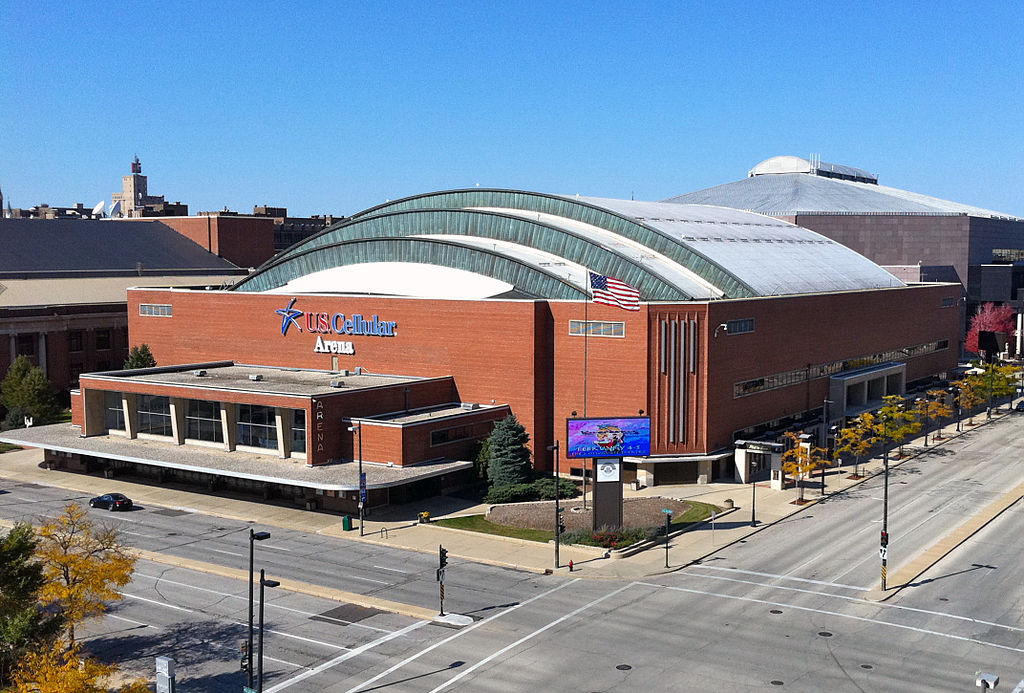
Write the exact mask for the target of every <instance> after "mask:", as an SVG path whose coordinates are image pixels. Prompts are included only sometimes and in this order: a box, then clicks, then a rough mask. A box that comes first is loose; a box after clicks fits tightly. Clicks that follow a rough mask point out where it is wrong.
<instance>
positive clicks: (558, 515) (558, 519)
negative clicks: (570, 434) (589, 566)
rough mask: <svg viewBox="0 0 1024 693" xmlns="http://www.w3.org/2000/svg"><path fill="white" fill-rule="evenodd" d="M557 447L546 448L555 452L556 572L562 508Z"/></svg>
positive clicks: (557, 443) (557, 445)
mask: <svg viewBox="0 0 1024 693" xmlns="http://www.w3.org/2000/svg"><path fill="white" fill-rule="evenodd" d="M558 447H559V442H558V441H557V440H556V441H555V444H554V445H549V446H548V450H554V452H555V570H558V567H559V560H558V544H559V539H561V537H560V536H559V535H560V534H561V532H560V531H558V530H559V527H560V526H561V524H562V508H561V506H560V505H559V502H558V497H559V495H561V494H559V493H558V490H559V489H558V481H559V479H558V472H559V469H558ZM585 475H586V465H584V478H585Z"/></svg>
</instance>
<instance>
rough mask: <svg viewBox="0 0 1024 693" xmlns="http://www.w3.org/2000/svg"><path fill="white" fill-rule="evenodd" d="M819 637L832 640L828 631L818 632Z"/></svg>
mask: <svg viewBox="0 0 1024 693" xmlns="http://www.w3.org/2000/svg"><path fill="white" fill-rule="evenodd" d="M818 635H820V636H821V637H823V638H831V637H832V634H831V633H829V632H828V631H827V630H819V631H818Z"/></svg>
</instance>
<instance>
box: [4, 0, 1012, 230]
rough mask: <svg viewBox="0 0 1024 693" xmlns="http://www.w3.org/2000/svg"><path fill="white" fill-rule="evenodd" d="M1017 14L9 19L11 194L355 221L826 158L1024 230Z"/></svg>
mask: <svg viewBox="0 0 1024 693" xmlns="http://www.w3.org/2000/svg"><path fill="white" fill-rule="evenodd" d="M1022 27H1024V3H1021V2H984V3H963V2H960V3H955V4H954V3H946V2H902V3H831V2H808V3H797V2H777V1H776V2H763V3H762V2H753V1H743V2H709V3H700V2H685V3H684V2H657V3H634V2H629V3H624V2H581V3H570V2H565V3H547V2H546V3H534V2H517V3H484V2H459V3H454V2H452V3H426V2H424V3H399V2H365V3H364V2H352V1H343V2H322V3H309V2H301V1H300V2H294V3H281V2H275V3H270V2H251V1H244V2H217V1H216V0H213V1H210V2H181V3H179V2H172V3H168V2H152V1H146V0H142V1H139V2H126V3H121V2H116V3H114V2H111V3H89V2H70V3H64V2H53V3H51V2H39V1H38V0H4V1H3V2H0V187H2V189H3V192H4V194H5V196H6V197H7V198H8V200H10V201H11V202H12V204H13V205H14V206H16V207H30V206H32V205H35V204H38V203H41V202H47V203H50V204H53V205H70V204H73V203H75V202H84V203H86V204H87V205H90V206H91V205H93V204H95V203H96V202H98V201H99V200H101V199H105V200H107V204H108V205H109V204H110V196H111V194H112V193H113V192H115V191H118V190H120V181H121V176H122V175H125V174H126V173H129V164H130V161H131V159H132V157H133V156H134V155H135V154H138V155H139V157H140V158H141V159H142V162H143V172H144V173H145V174H147V175H148V176H149V187H150V192H151V193H153V194H163V195H165V196H166V197H167V199H168V200H171V201H174V200H181V201H183V202H186V203H188V204H189V207H190V210H191V211H192V212H193V213H195V212H198V211H205V210H214V209H221V208H223V207H225V206H227V207H229V208H231V209H235V210H239V211H243V212H244V211H251V209H252V205H254V204H270V205H279V206H286V207H288V208H289V211H290V212H291V213H293V214H313V213H335V214H351V213H354V212H357V211H359V210H361V209H365V208H366V207H369V206H371V205H374V204H378V203H380V202H383V201H384V200H385V199H388V198H390V199H395V198H398V197H402V196H405V195H410V194H415V193H420V192H427V191H431V190H439V189H447V188H458V187H470V186H473V185H475V184H479V185H481V186H493V187H512V188H523V189H528V190H537V191H542V192H554V193H566V194H575V193H580V194H584V195H597V196H605V197H625V198H628V197H630V196H631V195H633V196H635V197H636V199H648V200H653V199H661V198H664V197H668V196H670V195H674V194H679V193H684V192H689V191H692V190H697V189H700V188H704V187H708V186H712V185H717V184H720V183H725V182H729V181H733V180H737V179H739V178H742V177H744V176H745V175H746V171H747V170H748V169H749V168H751V167H752V166H753V165H754V164H756V163H757V162H759V161H761V160H762V159H765V158H767V157H769V156H774V155H779V154H794V155H799V156H807V155H808V154H809V153H811V152H816V153H818V154H820V156H821V158H822V159H823V160H825V161H832V162H837V163H843V164H848V165H852V166H857V167H859V168H864V169H867V170H869V171H872V172H875V173H877V174H878V175H879V177H880V182H881V183H882V184H885V185H891V186H895V187H899V188H905V189H908V190H913V191H915V192H920V193H925V194H929V195H934V196H937V197H942V198H946V199H951V200H955V201H958V202H962V203H966V204H973V205H978V206H982V207H988V208H991V209H995V210H998V211H1003V212H1007V213H1012V214H1018V215H1024V186H1022V185H1021V182H1020V181H1021V175H1022V171H1024V148H1022V146H1021V132H1022V129H1024V128H1022V125H1024V103H1022V101H1024V84H1022V83H1024V58H1022V55H1024V49H1022V47H1021V46H1022V40H1021V39H1022V38H1024V29H1022Z"/></svg>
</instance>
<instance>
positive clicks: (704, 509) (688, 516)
mask: <svg viewBox="0 0 1024 693" xmlns="http://www.w3.org/2000/svg"><path fill="white" fill-rule="evenodd" d="M686 502H687V503H688V504H689V506H690V509H689V510H687V511H686V512H685V513H683V514H682V515H679V516H678V517H673V518H672V526H673V527H675V528H676V529H679V528H681V527H684V526H686V525H692V524H694V523H696V522H701V521H702V520H706V519H708V518H709V517H711V512H712V511H715V512H720V511H721V508H719V507H718V506H717V505H709V504H707V503H698V502H697V501H686Z"/></svg>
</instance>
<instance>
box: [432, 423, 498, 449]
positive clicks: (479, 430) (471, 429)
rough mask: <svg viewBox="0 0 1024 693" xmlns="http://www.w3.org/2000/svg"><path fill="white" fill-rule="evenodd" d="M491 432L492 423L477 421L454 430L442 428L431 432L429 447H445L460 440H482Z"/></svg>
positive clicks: (492, 428)
mask: <svg viewBox="0 0 1024 693" xmlns="http://www.w3.org/2000/svg"><path fill="white" fill-rule="evenodd" d="M492 430H494V422H493V421H479V422H477V423H471V424H467V425H465V426H456V427H454V428H444V429H441V430H439V431H431V432H430V445H431V446H434V445H445V444H447V443H455V442H458V441H460V440H471V439H475V438H483V437H484V436H486V435H488V434H489V433H490V432H491V431H492Z"/></svg>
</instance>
